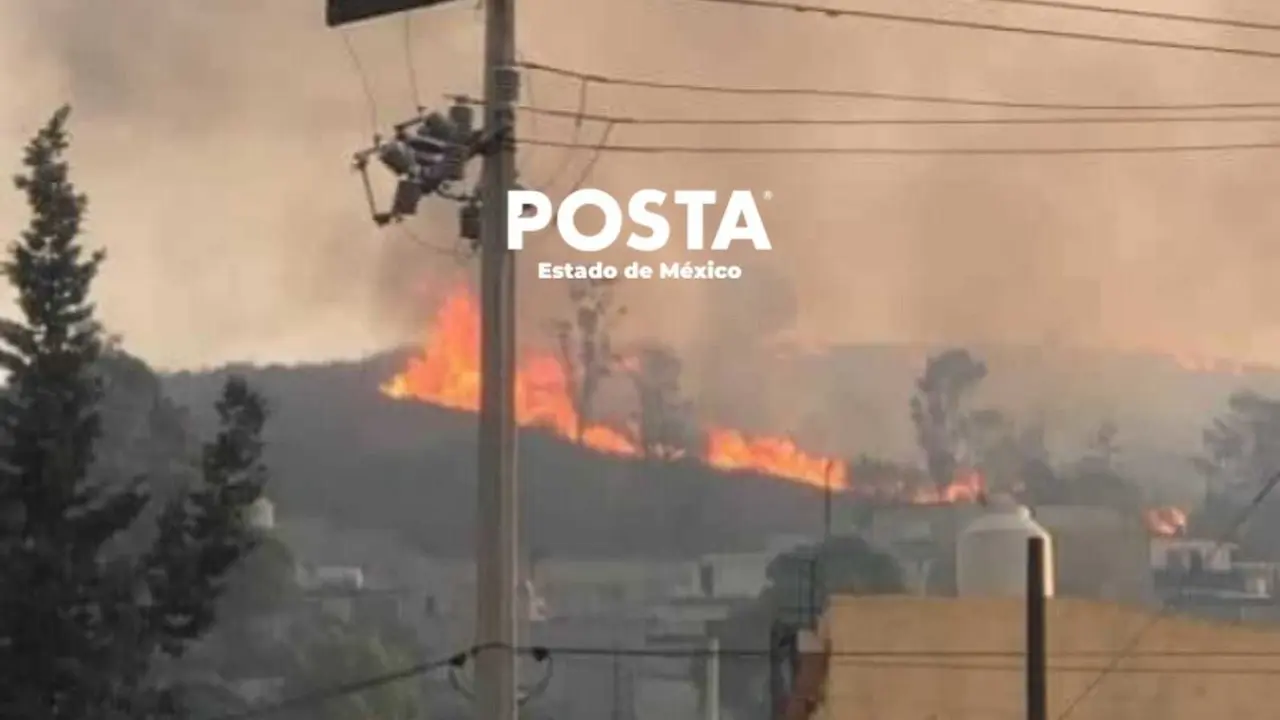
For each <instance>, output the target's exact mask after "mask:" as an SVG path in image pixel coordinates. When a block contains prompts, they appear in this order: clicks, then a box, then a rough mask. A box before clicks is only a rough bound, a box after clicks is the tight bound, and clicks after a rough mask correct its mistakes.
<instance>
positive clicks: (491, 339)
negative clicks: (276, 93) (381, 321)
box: [325, 0, 519, 720]
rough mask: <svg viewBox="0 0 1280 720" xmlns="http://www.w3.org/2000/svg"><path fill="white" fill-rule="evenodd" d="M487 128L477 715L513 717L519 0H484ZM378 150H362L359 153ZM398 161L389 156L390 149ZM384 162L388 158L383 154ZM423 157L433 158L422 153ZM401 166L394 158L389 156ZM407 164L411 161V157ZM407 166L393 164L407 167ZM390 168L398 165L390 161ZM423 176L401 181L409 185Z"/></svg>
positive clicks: (368, 14) (363, 8) (334, 20)
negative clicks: (513, 232)
mask: <svg viewBox="0 0 1280 720" xmlns="http://www.w3.org/2000/svg"><path fill="white" fill-rule="evenodd" d="M445 2H448V0H325V22H326V24H327V25H329V26H330V27H338V26H342V25H348V24H351V23H355V22H361V21H364V20H369V19H373V18H378V17H382V16H385V15H390V14H395V13H401V12H406V11H409V10H415V9H420V8H425V7H430V6H434V5H440V4H444V3H445ZM484 45H485V47H484V51H485V57H484V65H485V67H484V74H485V87H484V95H485V97H484V100H485V126H484V131H485V132H484V135H485V136H487V137H489V138H498V139H500V142H499V143H498V146H497V147H496V148H488V149H487V152H485V155H484V170H483V178H482V182H481V188H480V193H479V194H480V199H481V212H482V213H483V215H482V217H481V227H480V263H481V266H480V284H481V288H480V296H481V298H480V314H481V318H480V325H481V338H480V364H481V373H482V377H481V389H480V437H479V456H478V458H477V470H478V475H479V477H478V479H477V483H476V485H477V492H476V496H477V497H476V500H477V505H476V644H477V646H478V648H479V652H478V653H477V656H476V658H475V661H476V666H475V667H476V677H475V699H476V718H477V720H516V718H517V712H518V710H517V708H518V705H519V699H518V688H517V677H516V668H517V663H516V644H517V633H516V627H517V624H516V623H517V620H516V612H517V608H516V587H517V581H518V578H517V576H516V558H517V557H518V552H517V542H518V540H517V537H518V536H517V523H516V521H517V505H518V503H517V498H518V493H517V488H516V472H515V446H516V417H515V262H514V261H515V257H514V254H513V253H512V252H511V251H510V250H508V249H507V192H508V191H510V190H511V189H512V188H513V187H514V185H515V167H516V162H515V161H516V158H515V105H516V100H517V99H518V95H519V75H518V72H517V70H516V67H515V0H486V2H485V41H484ZM377 150H378V148H377V147H375V148H374V149H373V150H371V151H369V152H367V153H362V154H361V155H359V156H358V157H360V160H359V163H358V165H357V168H358V169H361V171H362V172H363V167H364V162H365V160H364V158H365V157H366V156H368V155H371V154H373V153H374V152H376V151H377ZM389 157H390V158H391V159H392V160H395V159H396V158H395V154H394V153H393V154H391V156H389ZM384 162H387V158H384ZM426 162H427V163H428V164H430V163H432V162H435V161H434V160H427V161H426ZM391 164H392V165H393V166H398V165H400V164H401V163H400V162H392V163H391ZM410 164H412V163H410ZM407 167H408V166H404V167H398V169H397V173H398V174H400V175H402V176H403V175H404V174H405V171H406V169H407ZM393 169H396V168H393ZM420 181H421V180H420V179H404V178H403V177H402V182H401V186H402V187H403V186H404V185H405V184H406V183H408V184H409V185H410V186H412V184H413V183H415V182H420ZM438 186H439V182H437V183H436V184H435V185H432V186H431V187H430V188H417V189H416V190H415V189H414V188H413V187H409V189H410V190H412V191H413V192H411V193H409V196H411V197H412V202H409V203H407V204H406V205H405V207H404V208H400V207H398V206H397V207H395V208H393V213H392V214H390V215H387V216H385V217H382V218H381V219H380V216H379V214H378V212H377V211H376V208H374V207H373V199H372V193H371V191H370V190H369V186H368V184H367V177H366V193H368V194H369V198H370V209H371V210H373V211H374V219H375V221H377V222H379V224H385V223H386V222H390V221H391V220H392V218H393V217H395V218H398V217H400V216H401V215H403V214H405V213H408V214H412V212H413V207H416V205H417V198H419V197H421V195H422V194H424V193H425V194H430V193H432V192H435V190H436V188H437V187H438Z"/></svg>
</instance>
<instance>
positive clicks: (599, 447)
mask: <svg viewBox="0 0 1280 720" xmlns="http://www.w3.org/2000/svg"><path fill="white" fill-rule="evenodd" d="M480 374H481V373H480V313H479V308H478V306H477V304H476V300H475V298H474V297H473V296H472V295H471V294H470V293H469V292H468V291H467V290H466V288H460V289H459V290H457V291H455V292H453V293H451V294H450V295H449V296H448V297H447V298H446V300H445V302H444V304H443V305H442V306H441V307H440V309H439V311H438V312H437V313H436V317H435V321H434V323H433V324H432V327H431V333H430V337H429V339H428V341H427V342H426V343H425V344H424V345H423V347H422V350H421V352H420V353H419V354H418V355H417V356H415V357H413V358H411V359H410V360H409V361H408V364H407V365H406V366H405V368H404V369H403V370H402V371H401V372H400V373H399V374H397V375H396V376H395V377H393V378H391V380H389V381H388V382H386V383H384V384H383V385H382V387H381V390H382V392H383V393H384V394H385V395H387V396H389V397H392V398H396V399H401V400H418V401H422V402H429V403H433V404H436V405H441V406H443V407H448V408H453V409H456V410H466V411H471V412H475V411H476V410H478V409H479V406H480ZM515 413H516V422H517V423H519V424H520V425H521V426H522V427H539V428H544V429H546V430H550V431H551V432H553V433H555V434H557V435H559V436H561V437H564V438H567V439H569V440H579V438H578V437H577V435H578V420H579V418H578V412H577V409H576V408H575V407H574V403H573V400H572V392H571V383H570V381H569V376H568V374H567V372H566V370H565V368H564V365H563V364H561V362H560V361H559V360H558V359H557V358H556V356H554V355H551V354H539V355H531V356H526V357H524V358H523V359H522V362H521V363H520V364H519V366H518V368H517V372H516V379H515ZM580 442H581V444H582V445H584V446H586V447H589V448H592V449H594V450H596V451H599V452H603V453H609V454H614V455H621V456H636V455H639V448H638V447H637V445H636V443H635V442H634V441H632V439H631V438H630V437H629V436H628V435H627V433H625V432H623V431H621V430H618V429H615V428H612V427H609V426H607V425H603V424H589V425H587V426H586V427H584V428H583V429H582V437H581V439H580ZM702 459H703V461H704V462H705V463H706V464H707V465H709V466H711V467H715V468H719V469H721V470H727V471H751V472H757V473H761V474H765V475H772V476H775V477H779V478H783V479H787V480H791V481H793V482H798V483H803V484H806V485H810V486H813V487H818V488H828V487H829V488H830V489H831V490H832V491H835V492H842V491H849V490H855V488H853V487H852V482H851V478H850V477H849V468H848V465H847V464H846V463H844V462H843V461H841V460H839V459H835V458H828V457H823V456H820V455H816V454H812V453H809V452H806V451H805V450H804V449H802V448H800V447H799V446H798V445H797V444H796V443H795V442H794V441H792V440H791V439H790V438H787V437H782V436H750V435H748V434H746V433H743V432H741V431H738V430H734V429H729V428H709V429H707V430H706V445H705V447H704V448H703V453H702ZM981 492H982V477H981V476H980V475H978V474H977V473H962V474H960V475H958V476H957V479H956V481H955V482H953V483H952V484H951V485H950V486H948V487H945V488H928V489H925V490H917V491H910V492H908V493H907V496H908V497H909V498H910V499H911V501H912V502H920V503H940V502H965V501H972V500H974V499H976V498H977V497H978V495H980V494H981Z"/></svg>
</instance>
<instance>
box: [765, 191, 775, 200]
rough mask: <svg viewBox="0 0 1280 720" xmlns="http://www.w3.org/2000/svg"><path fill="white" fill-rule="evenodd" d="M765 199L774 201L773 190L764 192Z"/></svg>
mask: <svg viewBox="0 0 1280 720" xmlns="http://www.w3.org/2000/svg"><path fill="white" fill-rule="evenodd" d="M764 199H765V200H772V199H773V191H772V190H765V191H764Z"/></svg>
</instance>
